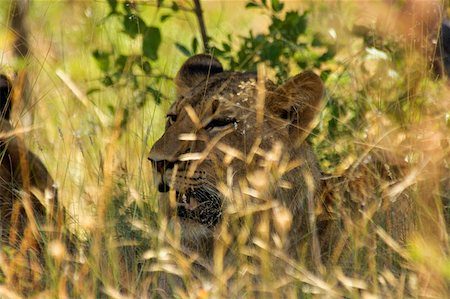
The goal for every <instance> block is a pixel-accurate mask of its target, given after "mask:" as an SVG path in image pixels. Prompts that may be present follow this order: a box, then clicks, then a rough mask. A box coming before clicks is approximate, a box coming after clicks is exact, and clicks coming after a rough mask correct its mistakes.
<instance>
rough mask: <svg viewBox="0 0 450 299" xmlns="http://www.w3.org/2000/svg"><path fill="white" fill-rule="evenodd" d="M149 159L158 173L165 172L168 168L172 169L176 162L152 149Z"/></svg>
mask: <svg viewBox="0 0 450 299" xmlns="http://www.w3.org/2000/svg"><path fill="white" fill-rule="evenodd" d="M148 160H149V161H150V162H151V163H152V165H153V167H154V169H155V170H156V171H157V172H158V173H161V174H162V173H164V172H165V171H166V170H168V169H172V168H173V167H174V165H175V163H174V162H171V161H169V160H167V159H165V157H162V156H160V155H159V154H157V153H155V152H154V151H151V152H150V154H149V156H148Z"/></svg>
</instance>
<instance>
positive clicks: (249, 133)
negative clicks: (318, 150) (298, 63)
mask: <svg viewBox="0 0 450 299" xmlns="http://www.w3.org/2000/svg"><path fill="white" fill-rule="evenodd" d="M261 81H262V80H259V81H258V78H257V75H256V74H255V73H239V72H227V71H224V70H223V67H222V65H221V64H220V62H219V61H217V60H216V59H215V58H213V57H212V56H210V55H204V54H202V55H196V56H194V57H191V58H189V59H188V60H187V61H186V62H185V63H184V64H183V66H182V67H181V69H180V70H179V71H178V74H177V76H176V85H177V100H176V101H175V103H174V104H173V105H172V107H171V108H170V110H169V112H168V113H167V123H166V129H165V132H164V135H163V136H162V137H161V138H160V139H159V140H158V141H157V142H156V143H155V144H154V145H153V147H152V149H151V151H150V154H149V160H150V161H151V162H152V163H153V165H154V168H155V169H156V171H157V174H158V175H157V177H158V188H159V191H160V192H163V193H164V192H168V191H169V190H174V191H176V193H175V194H176V195H175V198H176V204H175V205H176V209H177V213H176V214H177V216H178V218H179V219H180V221H181V222H182V226H184V227H183V229H184V233H185V234H186V235H195V236H198V235H202V234H203V235H205V234H206V235H208V234H210V233H211V232H212V231H213V229H214V227H215V226H216V224H217V223H218V222H219V221H220V219H221V215H222V212H223V210H224V205H226V200H225V196H223V195H222V194H221V192H219V191H218V187H217V186H218V184H219V183H220V182H228V185H232V186H233V187H236V188H239V185H240V183H239V182H240V180H245V179H246V177H247V175H248V174H249V173H251V172H254V171H257V169H258V168H260V167H262V164H263V163H264V153H265V152H267V151H270V150H271V149H272V148H273V146H275V145H278V146H279V147H280V146H281V148H282V156H283V158H288V159H297V160H300V163H299V166H298V167H296V168H294V169H293V170H291V171H290V172H289V175H288V176H287V177H289V178H290V183H291V188H290V189H291V190H290V191H289V192H290V193H289V194H287V195H286V194H285V195H283V197H284V198H282V199H280V200H282V201H283V204H284V205H286V206H288V207H289V208H290V210H291V211H292V212H293V213H296V211H297V210H299V209H302V206H303V201H304V198H302V197H305V195H306V193H307V191H306V189H307V188H306V186H305V182H304V180H303V179H302V175H301V171H305V170H306V169H307V170H308V172H309V173H310V174H311V176H310V177H312V178H313V181H314V182H318V181H319V177H320V171H319V168H318V165H317V163H316V160H315V157H314V155H313V154H312V152H311V150H310V148H309V146H308V145H307V144H306V143H305V142H303V141H304V139H305V137H306V136H307V133H308V132H309V130H310V127H311V123H312V120H313V119H314V117H315V115H316V114H317V112H318V110H319V106H320V102H321V98H322V95H323V85H322V82H321V80H320V78H319V77H318V76H317V75H315V74H314V73H313V72H310V71H306V72H303V73H301V74H298V75H296V76H294V77H292V78H290V79H289V80H287V82H285V83H284V84H283V85H281V86H276V85H275V84H274V83H272V82H271V81H268V80H267V81H264V82H261ZM275 192H276V191H275Z"/></svg>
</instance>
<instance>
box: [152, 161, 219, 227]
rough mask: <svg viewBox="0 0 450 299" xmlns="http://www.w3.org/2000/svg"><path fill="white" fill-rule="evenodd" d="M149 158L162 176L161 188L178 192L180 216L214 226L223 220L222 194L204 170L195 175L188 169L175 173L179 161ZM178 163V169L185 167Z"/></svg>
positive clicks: (160, 189) (177, 206)
mask: <svg viewBox="0 0 450 299" xmlns="http://www.w3.org/2000/svg"><path fill="white" fill-rule="evenodd" d="M149 160H150V161H151V162H152V165H153V169H154V170H156V173H157V176H158V182H157V185H158V191H159V192H161V193H165V192H168V191H169V190H175V191H176V209H177V216H178V217H179V218H180V219H189V220H193V221H196V222H199V223H201V224H203V225H205V226H208V227H214V226H215V225H216V224H217V223H218V222H219V221H220V219H221V215H222V209H223V207H222V204H223V200H222V196H221V194H220V192H219V191H218V190H217V189H216V188H215V187H214V186H213V185H212V184H211V183H210V182H209V183H208V182H206V179H205V178H204V176H203V175H202V172H201V171H198V172H197V174H196V175H194V176H192V177H188V176H186V170H178V171H177V173H175V174H173V169H174V166H175V165H176V164H179V163H175V162H169V161H167V160H161V161H155V160H153V159H151V158H150V159H149ZM178 166H179V167H177V168H178V169H180V168H184V167H182V166H181V165H178Z"/></svg>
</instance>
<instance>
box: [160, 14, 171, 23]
mask: <svg viewBox="0 0 450 299" xmlns="http://www.w3.org/2000/svg"><path fill="white" fill-rule="evenodd" d="M171 16H172V15H171V14H166V15H162V16H161V18H160V20H161V22H164V21H166V20H167V19H168V18H170V17H171Z"/></svg>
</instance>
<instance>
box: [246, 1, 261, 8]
mask: <svg viewBox="0 0 450 299" xmlns="http://www.w3.org/2000/svg"><path fill="white" fill-rule="evenodd" d="M257 7H259V5H258V4H257V3H254V2H249V3H247V4H246V5H245V8H257Z"/></svg>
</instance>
